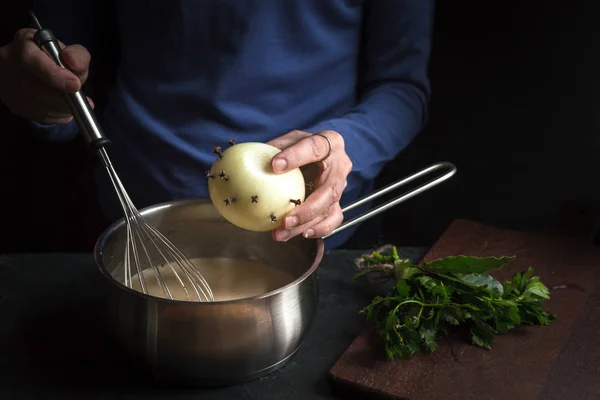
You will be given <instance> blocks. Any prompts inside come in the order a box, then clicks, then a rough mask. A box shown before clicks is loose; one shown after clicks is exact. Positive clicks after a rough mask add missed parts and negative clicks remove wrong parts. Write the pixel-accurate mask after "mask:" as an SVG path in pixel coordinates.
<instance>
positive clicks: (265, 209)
mask: <svg viewBox="0 0 600 400" xmlns="http://www.w3.org/2000/svg"><path fill="white" fill-rule="evenodd" d="M229 144H230V145H231V147H229V148H227V149H226V150H224V151H223V150H222V149H221V148H220V147H216V148H215V154H217V155H218V157H217V159H216V160H215V162H214V163H213V165H212V167H211V169H210V170H209V171H207V173H206V177H207V179H208V190H209V193H210V199H211V202H212V203H213V205H214V206H215V207H216V209H217V211H218V212H219V214H221V215H222V216H223V217H224V218H225V219H226V220H227V221H229V222H230V223H232V224H233V225H235V226H238V227H240V228H242V229H246V230H249V231H254V232H266V231H270V230H273V229H276V228H278V227H279V226H280V225H281V221H282V220H283V217H284V216H285V214H287V213H288V212H289V211H291V210H292V209H294V208H295V207H297V206H298V205H300V204H301V203H302V202H303V201H304V199H305V196H306V182H305V181H304V176H303V175H302V172H301V171H300V168H295V169H293V170H291V171H289V172H286V173H283V174H277V173H275V172H274V171H273V168H272V167H271V159H272V158H273V157H274V156H275V155H276V154H277V153H279V152H280V151H281V150H280V149H278V148H277V147H274V146H271V145H268V144H265V143H258V142H246V143H239V144H236V143H235V141H230V143H229Z"/></svg>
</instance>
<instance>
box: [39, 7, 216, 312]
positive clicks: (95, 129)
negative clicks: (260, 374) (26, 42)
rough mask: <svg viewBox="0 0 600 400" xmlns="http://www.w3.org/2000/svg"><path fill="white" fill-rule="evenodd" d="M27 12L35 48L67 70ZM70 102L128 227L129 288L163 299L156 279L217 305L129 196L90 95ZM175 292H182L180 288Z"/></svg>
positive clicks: (163, 286) (163, 287) (52, 40)
mask: <svg viewBox="0 0 600 400" xmlns="http://www.w3.org/2000/svg"><path fill="white" fill-rule="evenodd" d="M29 14H30V16H31V19H32V21H33V23H34V25H35V27H36V28H37V31H36V33H35V35H34V41H35V42H36V44H37V45H38V46H39V47H40V48H41V49H42V50H43V51H45V52H46V53H47V54H48V55H49V56H50V57H51V58H52V59H53V60H54V62H55V63H56V64H57V65H58V66H60V67H62V68H66V66H65V64H64V62H63V60H62V57H61V52H60V47H59V44H58V41H57V40H56V37H55V36H54V33H53V32H52V31H51V30H50V29H44V28H42V26H41V24H40V22H39V21H38V19H37V18H36V16H35V15H34V13H33V12H32V11H30V12H29ZM66 101H67V104H68V105H69V109H70V110H71V113H72V114H73V118H74V119H75V121H76V123H77V125H78V126H79V130H80V133H81V134H82V136H83V138H84V139H85V141H86V143H87V145H88V146H89V147H90V148H91V149H92V150H94V151H95V152H96V153H97V154H98V156H99V157H100V160H101V161H102V164H103V166H104V168H105V169H106V171H107V172H108V175H109V177H110V180H111V182H112V185H113V187H114V189H115V192H116V193H117V196H118V198H119V203H120V204H121V207H122V209H123V214H124V221H125V224H126V228H127V229H126V232H127V235H126V243H125V254H124V259H123V264H124V265H123V267H124V268H123V269H124V278H123V281H124V282H123V283H124V284H125V286H127V287H129V288H132V289H136V290H137V288H136V284H135V283H136V282H137V283H139V287H140V289H139V290H140V291H141V292H142V293H144V294H151V295H155V296H160V293H155V292H154V291H153V292H152V293H150V290H149V281H147V279H156V283H157V285H158V288H159V289H160V291H161V293H162V296H161V297H166V298H168V299H171V300H187V301H214V295H213V292H212V290H211V288H210V286H209V285H208V282H207V281H206V279H204V277H203V276H202V274H201V273H200V272H199V271H198V269H197V268H196V267H195V266H194V264H193V263H192V262H191V261H190V260H189V259H188V258H187V257H186V256H185V255H184V254H183V253H182V252H181V251H180V250H178V249H177V248H176V247H175V245H173V243H171V241H169V240H168V239H167V238H166V237H165V236H164V235H163V234H162V233H160V232H159V231H158V230H157V229H156V228H155V227H153V226H152V225H150V224H149V223H148V222H147V221H146V220H145V219H144V218H143V216H142V215H141V214H140V212H139V211H138V210H137V208H136V207H135V205H134V204H133V202H132V201H131V199H130V198H129V195H128V194H127V191H126V190H125V187H124V186H123V184H122V183H121V180H120V179H119V176H118V175H117V173H116V171H115V169H114V167H113V165H112V163H111V161H110V159H109V157H108V154H107V152H106V149H105V146H107V145H108V144H109V143H110V140H109V139H108V138H107V137H106V136H105V135H104V133H103V132H102V129H101V128H100V124H99V123H98V121H97V120H96V117H95V115H94V112H93V111H92V108H91V107H90V105H89V103H88V101H87V98H86V96H85V95H84V94H83V93H82V92H81V91H79V92H77V93H74V94H69V95H67V96H66ZM169 272H170V273H172V276H173V277H174V278H175V281H177V282H178V283H179V284H180V285H181V288H182V289H183V293H184V294H185V295H184V296H183V297H184V298H181V297H182V296H177V298H175V296H173V292H175V290H171V289H169V285H168V284H167V279H165V275H166V274H168V273H169ZM169 281H171V279H169ZM177 289H179V288H177ZM176 292H177V293H181V291H180V290H177V291H176Z"/></svg>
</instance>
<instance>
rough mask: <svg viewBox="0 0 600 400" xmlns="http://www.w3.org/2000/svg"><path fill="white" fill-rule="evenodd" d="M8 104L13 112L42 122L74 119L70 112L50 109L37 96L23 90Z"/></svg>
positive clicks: (63, 121) (51, 122)
mask: <svg viewBox="0 0 600 400" xmlns="http://www.w3.org/2000/svg"><path fill="white" fill-rule="evenodd" d="M7 106H8V108H9V110H10V111H11V112H12V113H14V114H17V115H19V116H21V117H23V118H26V119H29V120H31V121H35V122H38V123H41V124H65V123H68V122H70V121H71V120H72V119H73V116H72V115H70V114H68V113H63V112H55V111H49V110H48V109H47V108H45V107H44V105H43V104H41V103H40V102H39V100H38V99H37V98H35V97H30V96H25V95H24V93H22V92H19V93H17V94H16V95H15V96H14V97H13V101H11V103H10V104H7Z"/></svg>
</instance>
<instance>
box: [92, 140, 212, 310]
mask: <svg viewBox="0 0 600 400" xmlns="http://www.w3.org/2000/svg"><path fill="white" fill-rule="evenodd" d="M98 155H99V156H100V158H101V160H102V163H103V165H104V167H105V168H106V170H107V172H108V175H109V177H110V179H111V181H112V184H113V186H114V188H115V191H116V192H117V196H118V197H119V202H120V203H121V207H122V209H123V214H124V216H125V224H126V232H127V239H126V245H125V257H124V272H125V278H124V283H125V286H127V287H129V288H132V286H133V281H134V279H137V280H138V281H139V284H140V288H141V290H142V292H143V293H145V294H148V289H147V285H146V278H145V277H144V270H145V268H144V269H143V268H142V266H144V265H147V266H148V268H150V269H151V270H152V271H153V272H154V276H155V277H156V279H157V284H158V286H159V287H160V289H161V290H162V291H163V294H164V295H165V296H167V297H168V298H169V299H171V300H173V295H172V294H171V291H170V290H169V287H168V285H167V284H166V282H165V279H164V277H163V273H162V271H161V269H163V268H168V269H170V270H171V271H172V272H173V274H174V276H175V277H176V279H177V280H178V281H179V283H180V284H181V286H182V287H183V290H184V292H185V294H186V300H189V301H195V300H197V301H214V295H213V293H212V290H211V289H210V286H209V285H208V283H207V282H206V279H204V277H203V276H202V274H200V272H199V271H198V270H197V269H196V267H195V266H194V264H193V263H192V262H191V261H190V260H189V259H188V258H187V257H185V256H184V255H183V254H182V253H181V251H179V250H178V249H177V248H176V247H175V246H174V245H173V244H172V243H171V242H170V241H169V240H168V239H167V238H166V237H165V236H164V235H163V234H162V233H160V231H158V230H157V229H156V228H155V227H153V226H152V225H150V224H149V223H148V222H147V221H146V220H145V219H144V218H143V217H142V215H141V214H140V212H139V211H138V210H137V209H136V207H135V205H134V204H133V202H132V201H131V199H130V198H129V196H128V195H127V192H126V191H125V188H124V186H123V185H122V184H121V181H120V179H119V176H118V175H117V173H116V171H115V169H114V168H113V166H112V163H111V162H110V159H109V158H108V154H107V153H106V150H105V149H103V148H102V149H99V150H98ZM132 267H133V268H132ZM132 270H133V272H132ZM134 276H135V278H134Z"/></svg>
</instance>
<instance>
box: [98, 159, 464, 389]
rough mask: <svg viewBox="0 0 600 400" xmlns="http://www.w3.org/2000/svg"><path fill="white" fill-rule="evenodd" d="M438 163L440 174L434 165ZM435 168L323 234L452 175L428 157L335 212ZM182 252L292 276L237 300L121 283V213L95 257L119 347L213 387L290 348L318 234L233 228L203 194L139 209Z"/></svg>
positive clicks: (165, 371)
mask: <svg viewBox="0 0 600 400" xmlns="http://www.w3.org/2000/svg"><path fill="white" fill-rule="evenodd" d="M438 171H442V172H443V173H439V172H438ZM433 172H437V173H438V174H437V177H436V178H433V179H430V180H429V181H427V182H426V183H424V184H422V185H420V186H418V187H417V188H416V189H412V190H410V191H408V192H406V193H405V194H403V195H401V196H399V197H397V198H395V199H393V200H390V201H388V202H387V203H384V204H383V205H380V206H379V207H377V208H375V209H373V210H370V211H368V212H366V213H365V214H363V215H361V216H358V217H355V218H353V219H351V220H349V221H347V222H345V223H344V224H342V225H341V226H340V227H339V228H337V229H336V230H335V231H333V232H332V233H331V234H329V235H328V236H326V237H324V238H323V239H325V238H327V237H330V236H332V235H335V234H336V233H338V232H340V231H342V230H344V229H347V228H349V227H350V226H353V225H355V224H358V223H360V222H362V221H364V220H366V219H368V218H370V217H372V216H374V215H376V214H379V213H381V212H383V211H385V210H387V209H389V208H391V207H394V206H395V205H397V204H399V203H401V202H403V201H405V200H407V199H409V198H411V197H414V196H416V195H418V194H420V193H422V192H424V191H426V190H428V189H430V188H432V187H433V186H436V185H438V184H439V183H441V182H443V181H445V180H447V179H449V178H450V177H452V176H453V175H454V174H455V172H456V168H455V167H454V165H452V164H450V163H445V162H444V163H438V164H434V165H432V166H430V167H428V168H425V169H424V170H422V171H419V172H417V173H416V174H414V175H411V176H409V177H407V178H405V179H402V180H400V181H398V182H396V183H394V184H392V185H389V186H387V187H385V188H383V189H381V190H379V191H377V192H375V193H374V194H372V195H370V196H367V197H366V198H364V199H361V200H359V201H357V202H355V203H353V204H351V205H349V206H347V207H346V208H345V209H344V210H343V211H348V210H350V209H352V208H355V207H358V206H360V205H362V204H365V203H367V202H369V201H371V200H373V199H375V198H377V197H379V196H382V195H384V194H386V193H389V192H391V191H393V190H396V189H398V188H400V187H402V186H405V185H407V184H409V183H412V182H415V181H418V180H420V179H422V178H425V177H427V176H428V175H430V174H432V173H433ZM141 214H142V215H143V217H144V218H146V219H147V220H148V222H149V223H151V224H152V225H154V226H156V227H157V228H158V229H159V230H160V231H161V232H164V233H165V235H166V236H167V237H168V238H169V239H170V240H171V241H172V242H173V243H174V244H175V245H176V246H177V247H178V248H179V249H180V250H181V251H182V252H183V253H184V254H186V255H187V256H188V257H189V258H190V259H194V258H211V257H228V258H235V259H243V260H254V261H259V262H261V263H264V264H267V265H269V266H271V267H275V268H279V269H283V270H285V271H286V272H288V273H291V274H292V275H293V276H294V277H295V278H296V279H295V280H294V281H293V282H292V283H290V284H288V285H286V286H284V287H281V288H279V289H276V290H274V291H271V292H269V293H265V294H263V295H260V296H255V297H251V298H246V299H240V300H233V301H223V302H214V303H199V302H185V301H174V300H169V299H164V298H158V297H153V296H149V295H144V294H142V293H140V292H137V291H134V290H131V289H129V288H127V287H125V286H124V285H123V283H122V282H123V281H122V277H123V254H124V245H125V235H126V231H125V230H126V226H125V223H124V221H123V220H120V221H118V222H116V223H114V224H113V225H112V226H110V227H109V228H108V229H107V230H106V231H104V232H103V233H102V235H101V236H100V237H99V239H98V241H97V243H96V248H95V252H94V253H95V254H94V255H95V259H96V263H97V265H98V268H99V269H100V272H101V273H102V274H103V275H104V276H105V277H106V278H107V279H108V282H109V285H108V286H109V288H110V294H109V296H108V298H107V300H108V309H107V311H108V321H109V323H110V327H111V330H112V332H113V333H114V335H115V337H116V338H117V339H118V341H119V342H120V343H121V344H122V345H123V349H124V351H126V352H128V353H130V355H131V356H132V357H133V358H134V359H135V360H138V361H141V362H142V364H143V365H145V366H146V367H148V369H149V371H151V372H153V373H154V374H155V375H156V376H157V377H160V378H164V379H166V380H167V381H170V382H172V383H176V384H183V385H193V386H221V385H230V384H236V383H241V382H244V381H249V380H252V379H256V378H259V377H262V376H264V375H266V374H269V373H271V372H272V371H274V370H276V369H277V368H279V367H281V366H282V365H284V364H285V363H286V362H287V361H289V360H290V358H291V357H292V356H293V355H294V354H295V353H296V352H297V351H298V349H299V348H300V346H301V344H302V342H303V341H304V339H305V337H306V335H307V333H308V332H309V329H310V327H311V325H312V322H313V320H314V318H315V315H316V313H317V303H318V290H317V277H316V274H315V270H316V269H317V267H318V266H319V264H320V262H321V259H322V258H323V253H324V242H323V239H317V240H310V239H308V240H307V239H304V238H303V237H301V236H298V237H296V238H293V239H291V240H289V241H287V242H285V243H281V242H276V241H274V240H273V238H272V237H271V233H270V232H267V233H256V232H249V231H245V230H242V229H240V228H237V227H235V226H233V225H232V224H230V223H228V222H227V221H226V220H225V219H224V218H222V217H221V216H220V215H219V214H218V213H217V211H216V209H215V208H214V206H213V205H212V204H211V202H210V200H204V199H203V200H184V201H173V202H169V203H163V204H158V205H155V206H151V207H148V208H146V209H144V210H141Z"/></svg>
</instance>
